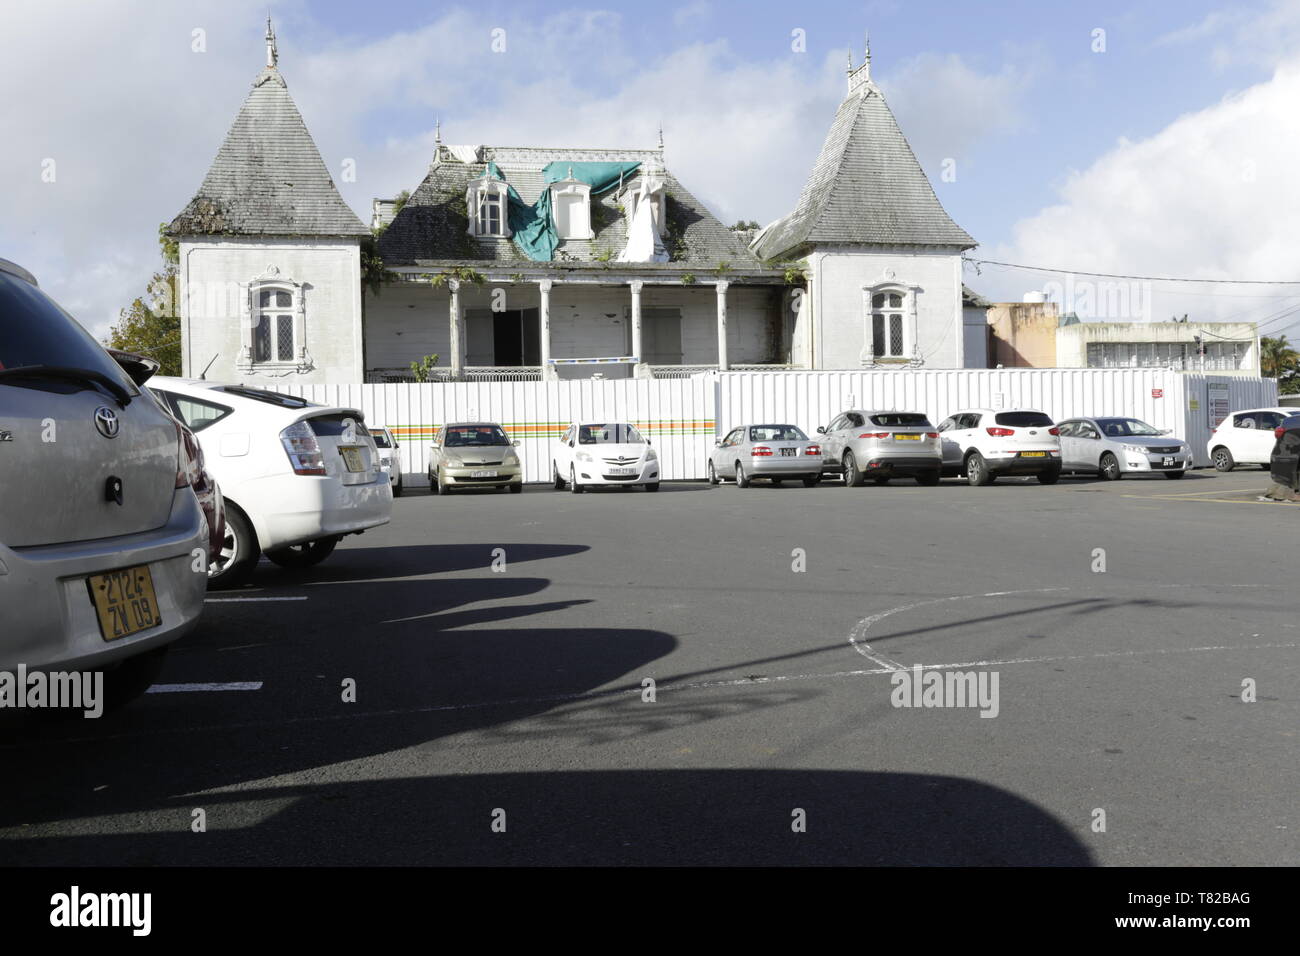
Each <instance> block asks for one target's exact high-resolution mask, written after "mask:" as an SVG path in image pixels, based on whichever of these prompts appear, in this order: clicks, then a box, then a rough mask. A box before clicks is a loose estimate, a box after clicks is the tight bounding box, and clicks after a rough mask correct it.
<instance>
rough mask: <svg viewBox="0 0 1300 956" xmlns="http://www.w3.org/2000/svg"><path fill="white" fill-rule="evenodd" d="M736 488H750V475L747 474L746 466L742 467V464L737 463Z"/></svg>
mask: <svg viewBox="0 0 1300 956" xmlns="http://www.w3.org/2000/svg"><path fill="white" fill-rule="evenodd" d="M736 487H737V488H748V487H749V475H747V474H745V466H744V465H742V464H741V463H740V462H736Z"/></svg>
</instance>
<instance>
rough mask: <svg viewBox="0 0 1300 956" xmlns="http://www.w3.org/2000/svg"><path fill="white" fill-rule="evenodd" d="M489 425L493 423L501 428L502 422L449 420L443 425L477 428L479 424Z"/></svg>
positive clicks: (446, 426)
mask: <svg viewBox="0 0 1300 956" xmlns="http://www.w3.org/2000/svg"><path fill="white" fill-rule="evenodd" d="M487 425H493V426H495V427H497V428H501V423H500V422H447V423H445V424H444V425H443V426H442V427H443V428H477V427H479V426H487ZM504 430H505V429H502V431H504Z"/></svg>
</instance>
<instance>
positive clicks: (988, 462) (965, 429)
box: [939, 408, 1061, 485]
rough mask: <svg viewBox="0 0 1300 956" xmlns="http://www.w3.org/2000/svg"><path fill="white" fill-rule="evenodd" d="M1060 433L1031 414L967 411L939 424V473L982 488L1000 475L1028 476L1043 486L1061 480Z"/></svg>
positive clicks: (1046, 419) (1034, 412) (1011, 410)
mask: <svg viewBox="0 0 1300 956" xmlns="http://www.w3.org/2000/svg"><path fill="white" fill-rule="evenodd" d="M1059 436H1060V431H1059V430H1058V429H1057V427H1056V424H1055V423H1054V422H1053V421H1052V419H1051V418H1050V417H1049V416H1048V415H1046V414H1044V413H1043V412H1040V411H1037V410H1036V409H1032V408H1004V409H993V408H972V409H967V410H965V411H961V412H956V413H954V414H952V415H950V416H948V417H947V418H945V419H944V420H943V421H942V422H940V423H939V440H940V442H941V443H942V446H943V473H944V474H945V475H949V476H951V475H963V474H964V475H965V476H966V480H967V481H969V482H970V483H971V484H972V485H987V484H991V483H992V482H993V481H995V480H996V479H997V478H998V476H1000V475H1033V476H1035V477H1036V478H1037V479H1038V480H1039V481H1040V482H1042V483H1043V484H1045V485H1052V484H1055V483H1056V481H1057V479H1058V478H1060V477H1061V439H1060V437H1059Z"/></svg>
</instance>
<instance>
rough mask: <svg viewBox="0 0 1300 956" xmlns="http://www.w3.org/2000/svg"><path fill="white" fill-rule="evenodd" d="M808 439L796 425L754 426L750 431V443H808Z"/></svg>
mask: <svg viewBox="0 0 1300 956" xmlns="http://www.w3.org/2000/svg"><path fill="white" fill-rule="evenodd" d="M807 438H808V436H807V435H805V434H804V433H803V432H802V431H800V430H799V429H798V428H796V427H795V426H794V425H754V426H753V427H752V428H750V430H749V440H750V441H806V440H807Z"/></svg>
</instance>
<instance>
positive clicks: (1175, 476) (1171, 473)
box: [1165, 471, 1187, 480]
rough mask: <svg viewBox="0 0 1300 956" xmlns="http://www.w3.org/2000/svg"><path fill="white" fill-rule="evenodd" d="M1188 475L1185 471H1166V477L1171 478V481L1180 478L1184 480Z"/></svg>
mask: <svg viewBox="0 0 1300 956" xmlns="http://www.w3.org/2000/svg"><path fill="white" fill-rule="evenodd" d="M1186 474H1187V472H1185V471H1166V472H1165V477H1166V478H1171V479H1174V480H1177V479H1179V478H1182V477H1183V476H1185V475H1186Z"/></svg>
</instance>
